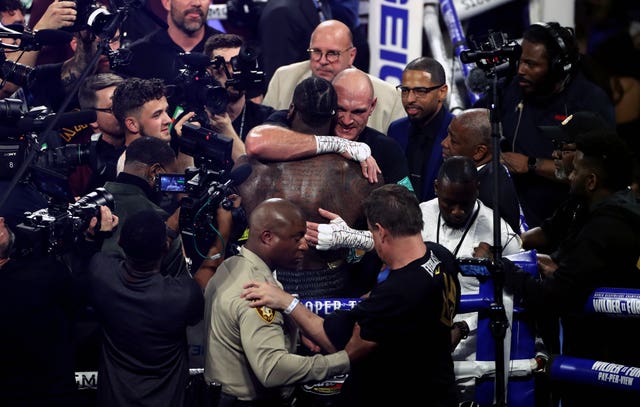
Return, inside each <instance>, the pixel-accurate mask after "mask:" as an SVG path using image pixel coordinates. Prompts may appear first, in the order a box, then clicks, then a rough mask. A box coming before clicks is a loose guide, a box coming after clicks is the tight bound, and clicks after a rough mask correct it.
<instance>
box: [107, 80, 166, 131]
mask: <svg viewBox="0 0 640 407" xmlns="http://www.w3.org/2000/svg"><path fill="white" fill-rule="evenodd" d="M163 96H166V90H165V85H164V82H163V81H162V80H161V79H157V78H152V79H140V78H128V79H125V80H124V81H123V82H122V83H121V84H120V85H118V87H117V88H116V90H115V91H114V92H113V114H114V115H115V116H116V119H118V122H119V123H120V126H122V128H126V126H125V119H126V118H127V116H130V115H132V114H135V113H136V112H138V111H139V110H140V109H141V108H142V106H144V104H145V103H147V102H148V101H150V100H158V99H161V98H162V97H163Z"/></svg>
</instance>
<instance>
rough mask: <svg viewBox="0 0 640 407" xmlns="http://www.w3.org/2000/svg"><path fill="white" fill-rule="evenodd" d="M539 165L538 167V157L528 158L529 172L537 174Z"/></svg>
mask: <svg viewBox="0 0 640 407" xmlns="http://www.w3.org/2000/svg"><path fill="white" fill-rule="evenodd" d="M537 167H538V159H537V158H535V157H529V160H528V168H529V173H530V174H535V172H536V168H537Z"/></svg>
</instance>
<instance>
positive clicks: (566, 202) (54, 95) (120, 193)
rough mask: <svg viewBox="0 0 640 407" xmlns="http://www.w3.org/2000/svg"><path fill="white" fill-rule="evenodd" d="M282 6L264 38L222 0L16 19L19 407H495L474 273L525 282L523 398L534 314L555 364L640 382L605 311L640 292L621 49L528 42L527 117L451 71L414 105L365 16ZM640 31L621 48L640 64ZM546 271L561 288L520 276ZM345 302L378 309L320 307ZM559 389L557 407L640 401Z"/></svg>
mask: <svg viewBox="0 0 640 407" xmlns="http://www.w3.org/2000/svg"><path fill="white" fill-rule="evenodd" d="M155 3H158V4H155ZM231 3H233V2H229V4H230V5H229V7H231ZM265 3H266V4H265V5H263V6H261V7H259V8H256V9H251V11H252V12H254V13H258V14H259V16H255V15H254V16H253V19H250V21H251V22H252V23H254V24H255V25H256V27H257V28H255V32H250V31H251V30H248V29H247V27H246V26H244V27H243V26H242V24H240V26H239V27H236V28H238V29H237V30H228V29H227V30H225V27H223V26H220V25H217V26H216V27H217V28H214V27H213V26H211V25H209V24H208V23H207V13H208V11H209V6H210V4H211V0H167V1H165V0H162V1H161V2H149V4H142V5H138V4H135V3H131V2H124V3H123V4H121V5H120V6H119V8H118V10H109V11H107V10H108V9H107V7H106V6H104V5H100V4H99V3H96V4H93V3H87V4H81V2H79V1H78V2H74V1H65V0H60V1H53V2H49V1H48V0H43V1H39V0H34V1H33V4H31V5H30V8H26V7H25V6H24V5H23V3H21V2H20V1H18V0H0V24H1V26H2V27H0V29H2V30H7V32H10V31H9V30H16V32H18V33H22V34H20V35H18V36H13V37H12V38H2V42H3V44H7V45H5V46H4V47H3V58H2V59H3V62H2V67H1V69H0V80H1V82H0V97H2V98H3V100H0V103H2V109H0V115H2V117H0V122H2V126H1V127H2V131H5V130H6V131H7V134H9V135H8V136H6V139H7V141H8V142H7V143H5V140H2V143H3V145H6V148H7V151H8V154H5V155H4V156H3V157H2V159H3V160H5V161H6V165H5V166H0V168H6V174H2V175H1V176H0V186H1V188H0V193H1V194H0V298H1V300H0V305H1V306H0V309H2V311H0V316H1V317H2V320H3V321H6V322H7V326H6V329H5V331H6V333H5V334H3V335H2V336H1V338H2V339H0V349H1V350H0V405H7V406H42V405H47V406H78V407H84V406H94V405H95V406H116V405H117V406H131V405H144V406H147V405H148V406H152V405H154V406H156V405H167V406H185V407H195V406H220V407H234V406H236V407H237V406H243V407H252V406H260V407H263V406H264V407H272V406H273V407H275V406H279V407H280V406H294V405H295V406H299V407H300V406H302V407H307V406H309V407H311V406H314V407H315V406H360V405H363V406H364V405H367V406H389V405H411V404H415V400H416V398H418V399H419V400H421V401H420V404H421V405H426V406H433V407H445V406H446V407H456V406H462V405H464V406H474V405H478V406H480V405H482V404H478V400H479V399H480V398H479V397H478V394H477V393H478V391H477V384H478V381H477V380H476V377H474V376H467V375H464V374H461V373H460V372H461V370H460V369H459V368H458V367H459V366H462V364H464V363H467V364H469V363H471V364H473V363H475V362H476V359H477V358H476V352H477V344H478V341H479V339H482V338H481V336H482V335H488V333H487V331H486V330H482V329H480V327H479V325H480V323H479V319H480V318H482V317H483V316H482V315H481V314H479V313H478V312H477V311H469V312H467V311H465V309H464V307H463V305H462V304H461V300H462V299H464V297H465V296H477V295H478V294H479V292H480V291H479V287H480V285H481V283H482V282H483V281H484V280H483V278H482V277H478V276H475V275H474V276H472V275H469V274H466V273H464V271H463V267H461V265H460V264H461V262H462V263H464V261H465V260H469V259H476V260H478V261H481V262H482V264H490V265H491V266H490V267H489V268H490V269H491V270H498V272H497V273H495V274H493V277H494V278H496V283H495V284H496V285H498V284H500V286H498V287H500V288H503V290H500V291H497V292H496V295H500V294H501V295H500V299H499V300H495V301H496V302H497V303H498V304H499V305H500V306H501V308H500V310H501V311H502V312H503V316H504V319H503V320H502V322H503V323H504V328H505V329H504V332H503V333H502V338H500V340H503V341H504V342H503V345H504V346H503V347H502V348H503V350H501V352H503V355H504V357H505V359H506V362H507V363H505V367H506V369H505V370H506V372H504V373H505V375H506V382H509V380H510V377H509V363H508V361H509V360H510V353H511V351H512V346H511V344H512V339H511V338H512V335H516V334H517V335H520V333H516V332H512V329H511V327H512V326H513V324H514V318H515V312H516V311H515V310H516V309H518V311H517V312H521V313H523V315H525V318H526V321H527V322H526V323H527V324H528V329H529V330H530V331H531V335H532V337H534V339H535V341H536V343H537V348H536V351H539V352H542V353H543V354H546V355H549V356H553V355H563V356H569V357H573V358H580V359H586V360H598V361H604V362H609V363H616V364H621V365H628V366H636V367H640V353H639V352H638V351H636V349H637V348H636V347H635V346H634V343H633V336H632V335H629V334H628V333H629V332H634V321H633V320H630V319H627V318H608V317H605V316H602V315H599V314H594V313H589V312H587V311H586V310H585V306H584V305H585V303H586V302H587V300H588V299H589V297H590V295H591V294H592V293H593V292H594V290H595V289H597V288H601V287H608V288H620V289H630V290H640V176H639V175H640V159H639V157H640V150H639V149H638V146H639V145H640V143H638V141H637V138H638V137H640V134H639V133H638V126H637V123H638V121H639V120H640V99H637V98H636V99H635V100H634V99H633V96H632V95H634V94H636V96H637V94H638V93H637V90H638V89H639V87H638V83H640V82H639V81H640V77H638V74H637V73H638V72H640V69H639V70H637V71H635V73H634V72H633V70H632V69H631V70H620V69H616V67H614V66H613V65H614V64H612V63H611V61H604V60H603V59H606V58H612V56H611V53H610V52H607V50H605V49H604V48H605V47H608V46H611V44H612V43H611V42H610V41H609V38H604V39H603V38H600V37H598V38H590V37H586V38H587V39H588V40H589V41H590V42H589V41H588V43H587V45H588V46H587V47H585V44H584V43H583V42H581V41H582V40H583V38H585V37H584V36H585V33H582V32H574V30H573V29H571V28H569V27H563V26H562V25H560V24H558V23H557V22H553V21H550V22H537V23H532V24H528V25H527V26H526V27H525V28H524V29H523V30H522V32H521V33H520V34H521V35H520V38H521V42H520V51H521V52H520V53H519V54H518V56H517V59H516V60H514V61H513V62H514V63H513V64H511V70H510V71H509V72H506V73H505V72H501V73H500V80H499V81H498V83H499V86H500V89H499V91H498V92H496V94H497V95H499V97H500V100H499V103H497V102H498V101H496V100H493V93H492V92H487V93H485V94H484V95H481V97H480V98H479V100H478V101H477V102H475V103H474V104H473V105H472V106H468V108H467V109H465V110H463V111H461V112H457V113H453V112H451V111H450V110H449V109H448V100H449V97H450V89H451V88H452V86H453V85H452V84H450V83H447V75H446V73H445V70H444V68H443V64H442V63H441V62H439V61H437V60H436V59H434V58H432V57H429V56H421V57H418V58H416V59H414V60H412V61H409V62H408V63H407V64H406V65H405V66H404V69H403V71H402V79H401V83H400V84H398V85H397V86H395V85H392V84H391V83H388V82H386V81H384V80H382V79H380V78H378V77H376V76H374V75H372V74H370V73H368V72H367V63H366V62H365V59H363V57H364V56H367V57H368V50H367V46H366V36H365V35H364V34H363V26H362V24H361V22H360V20H359V18H358V10H357V8H358V3H359V2H358V1H349V0H342V1H340V0H326V1H325V0H269V1H268V2H265ZM154 4H155V6H154ZM252 7H257V6H256V5H255V4H254V5H252ZM89 10H90V11H91V12H93V13H94V14H91V17H90V18H89V20H87V18H88V15H87V14H88V13H89ZM245 10H246V8H245ZM235 11H237V10H235ZM235 11H234V10H233V9H232V10H230V12H232V13H233V12H235ZM230 15H233V14H230ZM96 16H97V17H96ZM245 17H246V16H245ZM247 18H248V17H247ZM245 23H246V22H245ZM581 23H582V24H584V22H583V21H581ZM631 27H632V24H631V23H629V24H627V25H625V26H624V28H625V30H626V31H625V30H622V31H616V32H615V33H614V34H611V38H613V39H615V40H616V41H620V42H621V43H620V44H621V45H624V46H629V47H627V48H625V52H628V53H629V56H628V60H629V64H630V65H633V64H636V63H638V61H640V56H639V55H640V47H634V46H633V42H632V36H631V33H632V32H633V30H631ZM227 28H228V27H227ZM243 28H244V30H243ZM596 28H597V27H596ZM627 28H628V29H627ZM43 30H45V31H43ZM223 31H229V32H223ZM230 31H234V32H230ZM30 32H33V33H35V34H34V35H35V37H33V38H36V39H38V38H39V37H38V33H39V32H40V33H45V34H46V33H50V34H51V35H50V36H51V38H52V42H60V43H59V44H55V45H58V47H57V48H60V47H59V46H64V47H67V46H68V48H67V49H66V52H63V51H56V52H53V50H54V49H55V48H56V47H54V46H53V45H54V44H51V45H50V46H47V47H44V48H43V47H42V44H39V43H38V41H37V40H36V39H33V38H32V37H30V35H31V34H29V33H30ZM594 32H596V33H598V34H599V35H601V36H603V35H604V34H603V33H602V32H599V31H597V30H595V31H594ZM54 34H56V35H54ZM625 34H626V36H625ZM14 37H15V38H14ZM45 38H49V36H45V35H42V40H41V41H42V42H47V41H48V40H45ZM256 38H258V39H259V40H260V41H259V42H260V44H259V46H257V45H256ZM54 40H55V41H54ZM34 41H35V43H34ZM301 44H303V45H304V47H301ZM257 50H260V51H261V52H257ZM605 62H607V63H605ZM638 66H639V68H640V65H638ZM600 68H602V70H600ZM263 70H264V73H263ZM597 72H600V73H604V74H605V76H606V77H607V80H604V81H603V80H600V79H599V77H598V76H597V75H596V73H597ZM265 73H266V75H265ZM634 92H635V93H634ZM496 106H497V108H496ZM34 108H35V109H34ZM75 112H80V113H83V112H84V113H86V114H80V115H77V116H73V115H72V114H74V113H75ZM52 113H55V115H53V114H52ZM88 113H90V114H88ZM65 115H71V116H65ZM65 117H69V118H73V117H81V118H82V119H81V120H84V121H85V122H84V123H69V122H68V121H65ZM58 119H60V121H59V122H58ZM58 123H61V124H58ZM15 129H17V131H16V130H15ZM35 133H38V134H37V136H36V137H27V135H32V134H35ZM0 137H5V136H0ZM12 148H14V149H15V150H11V149H12ZM36 150H42V151H36ZM41 155H42V156H46V157H47V159H46V160H44V159H43V158H41V157H40V156H41ZM2 164H5V162H3V163H2ZM27 165H28V166H27ZM23 167H24V169H25V171H22V172H20V171H17V168H20V169H23ZM3 171H4V170H3ZM174 175H180V176H183V178H181V179H182V180H183V181H181V184H180V187H181V188H180V189H181V191H179V192H176V191H169V190H168V189H170V188H163V186H162V185H163V183H162V182H161V178H163V176H174ZM174 179H175V178H174ZM74 197H75V198H74ZM78 199H80V200H79V201H78V203H77V204H74V202H76V200H78ZM45 208H46V211H45V212H46V214H45V215H42V214H41V215H39V216H34V215H31V213H33V212H35V211H38V210H43V209H45ZM529 251H530V252H531V253H533V254H534V256H535V258H536V265H537V270H538V271H537V273H533V274H532V273H531V272H529V271H528V270H523V269H522V268H520V267H518V265H517V262H514V261H512V260H510V259H509V258H510V256H517V255H521V254H523V253H526V252H529ZM485 280H486V278H485ZM501 286H503V287H501ZM324 298H338V299H339V298H353V299H357V301H354V305H353V308H352V309H350V310H344V309H341V310H336V311H334V312H331V313H328V314H326V315H319V314H316V313H314V312H312V311H311V310H310V309H308V308H307V307H305V306H304V304H303V302H304V301H305V300H314V299H324ZM621 333H624V334H622V335H621ZM43 334H44V335H43ZM494 334H495V332H494ZM585 338H588V340H585ZM495 339H498V338H495ZM427 344H428V346H427ZM194 349H199V351H197V352H195V354H193V352H194ZM534 364H535V363H534ZM190 368H195V370H198V369H199V370H200V372H199V373H198V372H196V374H193V372H192V373H191V374H190ZM90 370H95V371H97V372H98V374H97V382H96V383H94V385H95V386H94V387H95V389H96V391H95V392H92V393H87V392H86V391H79V390H78V385H77V383H76V382H75V380H74V377H75V376H76V372H78V371H90ZM533 370H540V371H541V372H540V374H537V376H536V381H535V384H534V386H535V393H536V394H535V407H557V406H559V405H560V403H561V405H562V407H574V406H576V407H577V406H591V405H593V406H596V405H598V406H599V405H604V404H605V403H607V402H611V400H624V403H626V404H632V403H634V401H635V400H636V399H637V393H634V392H633V391H625V390H620V388H616V387H606V386H602V385H597V384H594V383H590V384H587V383H578V382H576V383H573V382H560V383H556V382H554V381H552V380H550V379H549V376H548V375H544V373H545V366H544V365H543V364H542V363H541V364H540V365H539V366H536V367H535V369H533ZM547 373H548V372H547ZM493 374H494V376H495V374H496V371H494V372H493ZM380 383H383V384H384V385H377V384H380ZM507 388H508V386H507V384H505V389H504V391H506V390H507ZM495 391H496V392H502V389H496V390H495ZM503 396H504V394H503ZM496 399H497V400H500V397H498V396H496ZM621 403H622V401H621ZM531 407H533V406H531Z"/></svg>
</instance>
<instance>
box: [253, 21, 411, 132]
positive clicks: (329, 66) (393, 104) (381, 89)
mask: <svg viewBox="0 0 640 407" xmlns="http://www.w3.org/2000/svg"><path fill="white" fill-rule="evenodd" d="M307 52H308V53H309V60H308V61H302V62H296V63H294V64H290V65H285V66H282V67H280V68H278V70H276V72H275V74H274V75H273V77H272V78H271V80H270V81H269V86H268V88H267V93H266V95H265V97H264V101H263V103H264V104H265V105H268V106H271V107H273V108H275V109H276V110H281V109H288V108H289V105H290V104H291V98H292V96H293V90H294V89H295V87H296V85H297V84H298V83H300V82H302V80H304V79H306V78H308V77H310V76H311V75H314V76H318V77H320V78H324V79H326V80H328V81H332V80H333V78H334V77H335V76H336V75H337V74H338V73H340V72H342V71H343V70H345V69H347V68H349V67H351V66H353V61H354V59H355V57H356V53H357V49H356V47H354V46H353V36H352V34H351V31H350V30H349V28H348V27H347V26H346V25H345V24H343V23H341V22H340V21H337V20H327V21H324V22H322V23H320V24H319V25H318V26H317V27H316V29H315V30H314V31H313V33H312V34H311V41H310V43H309V49H308V50H307ZM369 77H370V78H371V81H372V83H373V90H374V96H375V97H376V98H377V104H376V108H375V110H374V111H373V113H372V114H371V116H370V117H369V120H368V122H367V125H368V126H369V127H371V128H373V129H376V130H378V131H380V132H382V133H384V134H386V132H387V129H388V128H389V125H390V124H391V122H393V121H394V120H396V119H399V118H402V117H405V112H404V111H403V109H402V104H401V103H400V99H399V98H398V94H397V92H396V90H395V89H394V88H393V85H391V84H389V83H387V82H385V81H383V80H381V79H380V78H377V77H375V76H372V75H369Z"/></svg>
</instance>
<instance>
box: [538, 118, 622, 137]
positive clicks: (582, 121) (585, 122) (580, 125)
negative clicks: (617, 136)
mask: <svg viewBox="0 0 640 407" xmlns="http://www.w3.org/2000/svg"><path fill="white" fill-rule="evenodd" d="M538 129H539V130H540V131H541V132H542V134H543V135H545V136H547V137H549V138H550V139H552V140H554V141H555V142H562V143H575V142H576V136H577V135H578V134H582V133H586V132H588V131H591V130H598V129H603V130H604V129H608V130H611V126H610V125H608V124H607V122H605V121H604V119H603V118H602V117H601V116H600V115H599V114H597V113H594V112H588V111H582V112H576V113H574V114H572V115H570V116H569V117H567V118H566V119H564V120H563V121H562V124H560V125H559V126H538Z"/></svg>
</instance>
